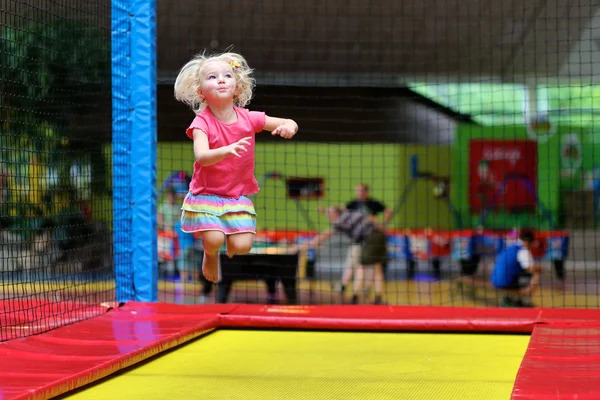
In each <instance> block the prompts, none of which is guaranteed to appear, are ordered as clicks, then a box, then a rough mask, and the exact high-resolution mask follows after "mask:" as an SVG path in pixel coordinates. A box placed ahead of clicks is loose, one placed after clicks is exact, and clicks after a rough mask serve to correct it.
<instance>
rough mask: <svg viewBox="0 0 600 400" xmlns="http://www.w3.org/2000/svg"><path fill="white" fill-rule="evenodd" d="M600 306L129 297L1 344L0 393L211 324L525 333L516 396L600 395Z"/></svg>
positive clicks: (68, 378)
mask: <svg viewBox="0 0 600 400" xmlns="http://www.w3.org/2000/svg"><path fill="white" fill-rule="evenodd" d="M596 321H600V310H539V309H482V308H477V309H472V308H451V307H381V306H379V307H373V306H289V307H288V306H267V305H235V304H225V305H196V306H182V305H173V304H156V303H129V304H127V305H125V306H123V307H121V308H118V309H113V310H111V311H110V312H108V313H104V314H103V315H101V316H99V317H96V318H92V319H89V320H86V321H82V322H78V323H76V324H72V325H68V326H64V327H61V328H58V329H55V330H52V331H50V332H46V333H43V334H40V335H34V336H30V337H28V338H25V339H16V340H10V341H7V342H3V343H0V359H2V360H4V362H2V363H0V399H2V400H15V399H46V398H50V397H53V396H57V395H59V394H62V393H64V392H67V391H69V390H72V389H75V388H77V387H80V386H83V385H85V384H87V383H90V382H93V381H95V380H97V379H100V378H102V377H104V376H107V375H108V374H110V373H113V372H115V371H118V370H119V369H122V368H125V367H128V366H130V365H133V364H135V363H137V362H139V361H142V360H144V359H146V358H148V357H151V356H153V355H155V354H157V353H159V352H161V351H164V350H167V349H169V348H171V347H174V346H177V345H178V344H181V343H184V342H186V341H189V340H191V339H193V338H194V337H197V336H199V335H202V334H203V333H206V332H208V331H210V330H212V329H215V328H218V327H247V328H303V329H337V330H345V329H360V330H400V331H406V330H420V331H449V330H450V331H469V332H477V331H479V332H481V331H487V332H498V333H501V332H525V333H528V332H531V331H532V330H533V335H532V338H531V342H530V346H529V348H528V350H527V353H526V355H525V357H524V359H523V362H522V365H521V367H520V369H519V373H518V376H517V379H516V382H515V386H514V392H513V398H515V399H575V398H577V399H592V398H595V399H597V398H600V322H596Z"/></svg>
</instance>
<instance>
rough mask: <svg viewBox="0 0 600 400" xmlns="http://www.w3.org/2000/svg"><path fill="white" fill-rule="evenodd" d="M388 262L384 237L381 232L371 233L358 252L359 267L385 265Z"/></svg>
mask: <svg viewBox="0 0 600 400" xmlns="http://www.w3.org/2000/svg"><path fill="white" fill-rule="evenodd" d="M387 261H388V256H387V248H386V237H385V233H383V232H381V231H378V230H376V231H373V233H372V234H371V235H370V236H369V237H367V238H366V239H365V241H364V243H363V245H362V248H361V251H360V265H362V266H364V267H369V266H373V265H375V264H385V263H386V262H387Z"/></svg>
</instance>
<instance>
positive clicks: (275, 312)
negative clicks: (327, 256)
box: [219, 304, 539, 333]
mask: <svg viewBox="0 0 600 400" xmlns="http://www.w3.org/2000/svg"><path fill="white" fill-rule="evenodd" d="M538 315H539V310H536V309H533V308H521V309H508V308H496V309H484V308H459V307H426V306H414V307H373V306H343V305H340V306H335V305H333V306H271V305H249V304H241V305H239V307H237V308H236V309H235V310H234V311H232V312H230V313H227V314H223V315H221V316H220V321H219V324H220V326H221V327H223V328H293V329H333V330H366V331H446V332H447V331H471V332H510V333H529V332H531V330H532V329H533V325H534V323H535V322H536V320H537V318H538Z"/></svg>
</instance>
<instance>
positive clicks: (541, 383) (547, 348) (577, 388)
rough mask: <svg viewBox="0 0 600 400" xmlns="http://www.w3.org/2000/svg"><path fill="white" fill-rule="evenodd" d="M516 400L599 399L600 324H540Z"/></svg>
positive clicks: (519, 380)
mask: <svg viewBox="0 0 600 400" xmlns="http://www.w3.org/2000/svg"><path fill="white" fill-rule="evenodd" d="M512 398H513V399H532V400H533V399H535V400H546V399H547V400H551V399H552V400H554V399H578V400H584V399H599V398H600V325H599V324H597V323H596V324H593V325H585V324H579V325H577V326H574V325H561V324H558V323H557V324H556V325H536V326H535V327H534V329H533V332H532V334H531V340H530V342H529V347H528V348H527V351H526V353H525V356H524V357H523V361H522V363H521V367H520V368H519V372H518V373H517V379H516V380H515V385H514V389H513V393H512Z"/></svg>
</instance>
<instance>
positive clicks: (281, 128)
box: [265, 115, 298, 139]
mask: <svg viewBox="0 0 600 400" xmlns="http://www.w3.org/2000/svg"><path fill="white" fill-rule="evenodd" d="M265 130H266V131H269V132H271V134H272V135H279V136H281V137H282V138H284V139H291V138H293V137H294V135H295V134H296V132H298V124H297V123H296V121H294V120H292V119H284V118H276V117H269V116H268V115H267V116H266V117H265Z"/></svg>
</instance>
